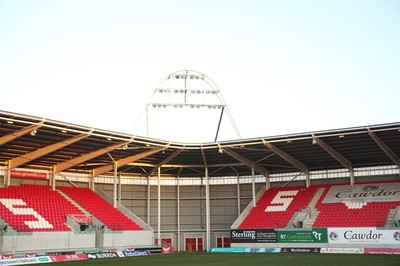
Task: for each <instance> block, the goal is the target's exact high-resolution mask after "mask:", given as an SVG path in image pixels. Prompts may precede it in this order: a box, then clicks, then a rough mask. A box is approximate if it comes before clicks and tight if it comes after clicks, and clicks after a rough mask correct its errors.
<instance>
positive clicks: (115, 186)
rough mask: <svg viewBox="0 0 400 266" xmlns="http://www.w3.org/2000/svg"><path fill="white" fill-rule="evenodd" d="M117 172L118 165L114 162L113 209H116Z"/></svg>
mask: <svg viewBox="0 0 400 266" xmlns="http://www.w3.org/2000/svg"><path fill="white" fill-rule="evenodd" d="M117 171H118V165H117V162H114V195H113V205H114V208H116V207H117V181H118V179H117Z"/></svg>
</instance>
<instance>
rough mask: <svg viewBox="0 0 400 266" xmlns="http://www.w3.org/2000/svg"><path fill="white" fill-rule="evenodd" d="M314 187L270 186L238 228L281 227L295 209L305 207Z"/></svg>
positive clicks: (314, 189)
mask: <svg viewBox="0 0 400 266" xmlns="http://www.w3.org/2000/svg"><path fill="white" fill-rule="evenodd" d="M316 189H317V188H316V187H310V188H307V189H306V188H305V187H285V188H271V189H269V190H267V191H266V192H265V193H264V195H263V196H262V197H261V198H260V200H259V201H258V202H257V207H255V208H253V209H252V210H251V211H250V213H249V214H248V215H247V217H246V218H245V219H244V220H243V222H242V223H241V224H240V225H239V228H283V227H286V225H287V223H288V222H289V220H290V218H291V217H292V216H293V214H294V213H295V212H296V211H299V210H301V209H303V208H306V207H307V204H308V203H309V202H310V200H311V198H312V197H313V196H314V194H315V192H316Z"/></svg>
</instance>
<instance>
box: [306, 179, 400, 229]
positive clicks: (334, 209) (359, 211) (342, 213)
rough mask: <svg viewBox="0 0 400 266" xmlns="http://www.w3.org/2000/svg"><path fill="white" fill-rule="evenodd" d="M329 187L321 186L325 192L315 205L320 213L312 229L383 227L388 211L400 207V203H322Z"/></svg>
mask: <svg viewBox="0 0 400 266" xmlns="http://www.w3.org/2000/svg"><path fill="white" fill-rule="evenodd" d="M379 183H383V182H379ZM397 183H398V182H397ZM368 184H376V183H368ZM331 186H333V185H326V186H322V187H325V191H324V193H323V194H322V196H321V197H320V199H319V201H318V203H317V205H316V208H317V209H318V210H319V211H320V213H319V215H318V217H317V219H316V221H315V222H314V225H313V227H383V226H384V225H385V222H386V219H387V217H388V214H389V211H390V209H394V208H396V207H397V206H400V201H385V202H376V201H374V202H364V203H352V204H349V203H348V204H347V205H346V204H345V203H322V202H323V200H324V198H325V196H326V194H327V193H328V191H329V189H330V188H331Z"/></svg>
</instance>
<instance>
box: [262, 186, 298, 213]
mask: <svg viewBox="0 0 400 266" xmlns="http://www.w3.org/2000/svg"><path fill="white" fill-rule="evenodd" d="M297 193H299V191H298V190H287V191H279V192H278V193H277V194H276V196H275V198H274V199H273V200H272V201H271V204H281V205H278V206H268V207H267V208H266V209H265V212H283V211H286V209H287V207H289V205H290V203H291V202H292V201H293V197H290V196H296V195H297ZM283 197H285V198H283Z"/></svg>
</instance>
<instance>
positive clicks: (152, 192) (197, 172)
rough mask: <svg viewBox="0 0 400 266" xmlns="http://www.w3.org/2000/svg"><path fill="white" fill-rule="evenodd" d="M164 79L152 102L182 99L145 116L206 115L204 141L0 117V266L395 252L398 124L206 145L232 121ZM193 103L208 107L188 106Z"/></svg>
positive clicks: (186, 75)
mask: <svg viewBox="0 0 400 266" xmlns="http://www.w3.org/2000/svg"><path fill="white" fill-rule="evenodd" d="M190 80H194V81H196V82H205V83H206V84H208V85H209V86H210V88H209V89H208V88H204V87H202V88H203V89H202V90H197V89H191V88H189V87H188V84H189V82H190ZM166 81H169V82H172V81H178V82H181V83H182V82H184V89H178V87H177V86H175V85H174V86H175V87H174V88H175V89H168V88H171V87H170V86H171V84H169V87H163V86H160V87H157V88H156V89H155V90H154V94H162V95H161V97H162V96H165V95H169V94H184V96H185V97H184V101H183V102H180V101H179V100H177V99H178V98H174V100H173V102H171V101H169V102H162V100H160V98H158V99H157V100H156V101H149V102H148V104H147V106H148V107H155V108H157V107H161V109H160V110H164V108H167V107H172V109H174V110H180V109H182V110H186V111H185V112H188V110H193V111H195V110H197V111H199V110H200V109H201V110H203V109H208V110H214V111H215V112H217V114H218V116H217V117H218V119H219V120H218V119H217V121H219V123H218V127H217V133H216V137H215V141H214V142H204V143H187V142H171V141H166V140H160V139H156V138H150V137H144V136H137V135H131V134H124V133H118V132H112V131H107V130H102V129H94V128H90V127H87V126H83V125H76V124H71V123H66V122H61V121H56V120H51V119H47V118H41V117H34V116H30V115H28V114H19V113H12V112H7V111H1V112H0V125H1V126H0V162H1V164H0V178H1V181H2V187H1V188H0V203H1V204H0V228H1V238H0V252H1V254H2V259H3V260H7V259H9V260H15V259H18V258H27V257H34V258H41V257H43V256H45V257H46V256H52V259H53V258H54V259H55V260H57V259H58V261H60V260H75V259H76V260H80V259H88V258H113V257H118V256H127V257H128V256H143V255H149V254H153V253H172V252H185V253H189V252H224V253H226V252H232V253H233V252H234V253H238V252H239V253H249V252H250V253H287V252H291V253H350V254H399V253H400V182H399V175H400V173H399V167H400V158H399V156H400V123H390V124H378V125H369V126H360V127H353V128H341V129H332V130H325V131H317V132H307V133H297V134H287V135H280V136H269V137H255V138H249V139H242V138H238V139H236V140H229V141H218V132H219V129H220V125H221V123H220V122H221V118H223V117H225V118H226V117H227V118H228V121H229V122H231V125H232V128H233V129H235V125H234V123H233V120H232V117H231V116H230V114H229V110H228V108H227V106H226V104H225V103H224V101H223V98H222V97H221V95H220V91H219V90H218V89H217V88H215V84H214V83H213V82H212V81H211V80H210V79H208V77H207V76H205V75H204V74H202V73H200V72H196V71H178V72H175V73H172V74H170V75H169V76H168V77H167V78H166ZM182 84H183V83H182ZM189 92H192V93H191V94H189ZM187 95H192V96H191V97H193V98H191V99H190V100H188V98H187V97H189V96H187ZM203 95H208V96H210V97H211V96H215V97H216V99H217V100H216V101H211V102H204V101H203V102H196V100H195V97H200V96H201V97H203ZM161 99H162V98H161ZM202 99H204V97H203V98H202ZM185 108H186V109H185ZM224 111H225V114H226V115H225V116H223V114H224ZM71 254H73V255H74V256H75V257H73V258H71V257H70V255H71ZM57 256H58V257H57ZM67 256H69V257H68V259H67ZM39 262H40V261H39ZM36 263H37V262H36ZM2 265H3V264H2ZM4 265H9V264H4ZM10 265H11V264H10Z"/></svg>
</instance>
